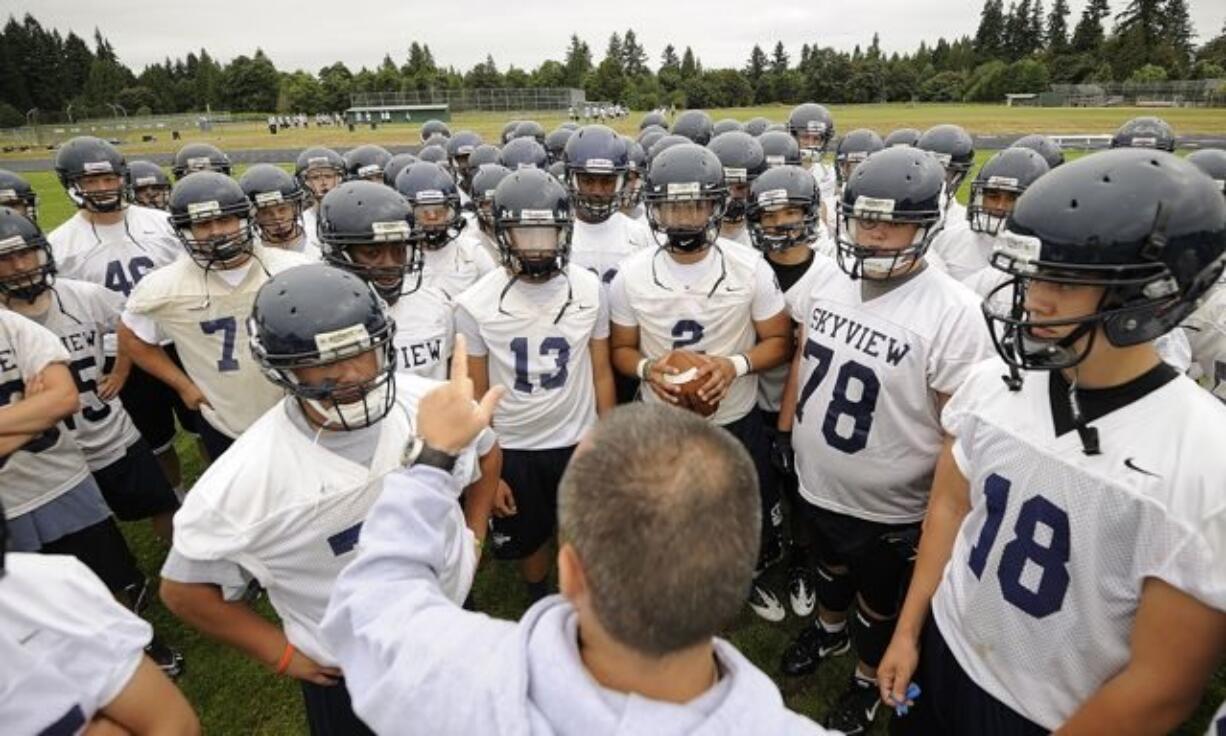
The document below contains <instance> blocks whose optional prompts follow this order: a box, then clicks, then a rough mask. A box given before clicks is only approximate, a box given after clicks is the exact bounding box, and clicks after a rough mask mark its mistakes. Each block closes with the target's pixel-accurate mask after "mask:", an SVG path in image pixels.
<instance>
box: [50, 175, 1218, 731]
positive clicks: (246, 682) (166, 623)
mask: <svg viewBox="0 0 1226 736" xmlns="http://www.w3.org/2000/svg"><path fill="white" fill-rule="evenodd" d="M990 155H991V154H990V153H989V152H981V153H979V154H978V155H977V157H976V158H977V161H978V163H982V162H983V161H984V160H986V159H987V158H988V157H989V156H990ZM1073 155H1074V156H1076V155H1077V154H1076V153H1074V154H1073ZM235 173H236V175H238V174H241V167H240V170H239V171H236V172H235ZM27 176H28V178H29V181H30V183H31V184H32V185H33V186H34V188H35V190H36V191H37V192H38V193H39V195H40V197H41V204H40V219H41V224H42V226H43V227H44V228H45V229H46V230H50V229H51V228H53V227H55V226H56V225H58V224H59V223H61V222H63V221H64V220H66V219H67V218H68V217H70V216H71V215H72V213H73V207H72V203H71V202H70V201H69V200H68V198H67V197H66V196H65V195H64V193H63V191H62V190H61V189H60V187H59V184H58V182H57V181H56V180H55V176H54V175H53V174H52V173H51V172H36V173H33V174H29V175H27ZM966 189H967V187H963V191H962V198H963V199H965V192H966ZM176 447H177V448H178V450H179V455H180V457H182V458H183V459H184V477H185V479H186V480H187V481H188V482H189V483H190V482H191V481H194V480H195V478H196V477H197V476H198V475H199V473H200V471H201V469H202V465H201V461H200V456H199V454H198V453H197V451H196V447H195V443H194V442H193V441H192V440H191V439H190V438H189V437H188V436H186V435H183V434H182V433H181V434H180V435H179V437H178V438H177V440H176ZM124 533H125V535H126V536H127V538H128V540H129V543H130V544H131V546H132V548H133V551H134V552H135V553H136V556H137V558H138V559H139V560H140V564H141V567H142V568H143V569H144V570H145V571H146V573H148V574H150V575H156V573H157V571H158V570H159V569H160V568H161V564H162V561H163V559H164V558H165V555H166V549H165V547H164V546H163V545H162V544H161V543H160V542H158V541H157V540H156V539H155V538H154V537H153V535H152V533H151V532H150V530H149V527H148V526H147V525H145V524H125V525H124ZM772 574H773V575H776V576H782V575H783V572H782V571H777V572H773V573H772ZM775 582H776V583H780V584H779V585H778V586H777V587H778V589H779V590H783V586H782V584H781V583H782V581H781V580H776V581H775ZM473 591H474V595H475V597H476V600H477V601H478V605H479V606H480V607H481V608H482V609H483V610H485V611H486V612H488V613H490V614H492V615H496V616H501V617H504V618H517V617H518V616H519V614H520V613H522V612H523V610H524V608H525V607H526V603H527V600H526V597H525V595H524V592H523V589H522V586H521V585H520V584H519V583H518V581H517V576H516V573H515V571H514V569H513V568H512V567H511V566H509V565H506V564H499V563H494V562H491V561H490V560H486V561H485V564H483V566H482V568H481V570H480V571H479V572H478V574H477V579H476V581H475V583H474V588H473ZM261 611H262V613H264V614H265V615H267V616H268V617H269V618H275V616H274V614H273V613H272V611H271V609H269V608H268V607H267V604H264V605H263V606H262V608H261ZM151 619H152V621H153V623H154V625H155V626H156V627H157V628H158V631H159V632H161V633H162V635H163V636H164V637H165V639H166V640H167V641H169V642H171V643H172V644H174V645H175V646H178V647H181V648H182V650H183V652H184V655H185V656H186V658H187V673H186V675H185V676H184V677H183V678H182V679H181V680H180V682H179V686H180V687H181V688H182V689H183V692H184V693H185V694H186V695H187V698H188V700H189V701H191V703H192V705H193V706H194V707H195V708H196V711H197V713H199V715H200V719H201V722H202V724H203V726H204V730H205V732H206V733H217V734H270V735H271V734H290V733H306V722H305V719H304V716H303V710H302V703H301V696H300V695H299V690H298V687H297V685H296V684H295V683H293V682H291V681H289V680H286V679H283V678H278V677H275V676H273V675H272V674H270V673H269V672H268V671H267V670H265V669H264V668H263V667H260V666H259V665H256V664H255V663H253V662H252V661H251V660H249V659H247V658H246V657H244V656H243V655H240V654H238V653H237V652H235V651H234V650H231V649H228V648H226V647H223V646H221V645H219V644H217V643H215V642H212V641H210V640H207V639H204V638H202V637H201V636H200V635H199V634H198V633H196V632H195V631H194V630H192V629H190V628H188V627H186V626H184V625H183V624H181V623H180V622H179V621H178V620H177V619H175V618H174V617H173V616H172V615H171V614H170V613H168V612H167V611H165V610H164V609H163V608H162V607H161V606H160V605H155V606H153V607H152V610H151ZM804 623H806V622H801V621H798V620H796V619H795V618H794V617H791V616H789V618H788V620H787V621H786V622H785V624H783V625H777V626H776V625H769V624H766V623H764V622H762V621H761V620H759V619H757V618H756V617H755V616H754V615H753V614H752V613H751V612H749V610H748V609H746V611H745V612H744V613H743V614H742V615H741V617H740V619H739V620H738V621H737V622H736V623H735V624H734V625H733V626H732V627H731V629H730V630H729V631H728V632H726V635H727V636H728V637H729V638H730V639H731V640H732V642H733V643H735V644H736V646H737V647H738V648H740V650H741V651H742V652H744V653H745V654H746V656H748V657H749V658H750V659H751V660H753V661H754V662H755V663H756V664H757V665H758V666H759V667H761V668H762V669H763V670H765V671H766V672H767V673H768V674H770V675H771V676H772V677H774V678H775V680H776V682H778V683H779V686H780V689H781V690H782V691H783V693H784V697H785V699H786V701H787V704H788V706H789V707H791V708H792V709H794V710H796V711H799V712H801V713H804V714H805V715H808V716H810V717H812V718H814V719H815V720H820V718H821V717H822V716H823V715H824V713H825V712H826V710H827V709H828V708H829V707H830V705H831V704H832V703H833V702H834V699H835V698H836V697H837V696H838V694H839V693H840V692H841V690H842V687H843V685H844V683H845V682H846V678H847V677H848V676H849V674H850V672H851V667H852V664H853V662H852V658H851V657H843V658H841V659H839V660H837V661H836V662H834V663H832V664H831V665H830V666H828V667H826V668H823V669H822V670H821V671H820V672H819V674H818V675H816V676H813V677H805V678H800V679H797V680H792V679H784V678H782V677H781V676H780V674H779V669H778V668H779V657H780V655H781V653H782V652H783V649H784V647H785V646H786V645H787V643H788V642H789V641H790V640H791V639H792V637H793V636H794V634H795V633H796V631H797V630H798V629H799V628H800V627H801V626H802V625H804ZM1223 699H1226V669H1222V670H1219V671H1218V673H1217V674H1216V675H1215V676H1214V677H1213V680H1212V681H1211V683H1210V685H1209V689H1208V692H1207V693H1206V696H1205V698H1204V699H1203V701H1202V702H1201V705H1200V707H1199V708H1198V709H1197V711H1196V713H1195V715H1194V716H1193V718H1192V719H1190V720H1189V722H1188V723H1187V724H1185V725H1184V726H1183V727H1182V728H1181V729H1179V731H1178V733H1180V734H1186V735H1188V736H1199V735H1200V734H1202V733H1204V731H1205V728H1206V725H1207V724H1208V721H1209V718H1210V716H1212V714H1213V712H1214V710H1215V709H1216V707H1217V705H1218V704H1219V703H1221V702H1222V701H1223ZM885 712H886V709H882V711H881V714H879V717H878V723H877V724H876V728H875V729H874V731H873V733H877V734H880V733H885V727H884V723H885V721H886V717H885V716H884V715H882V714H884V713H885Z"/></svg>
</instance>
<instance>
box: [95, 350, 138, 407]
mask: <svg viewBox="0 0 1226 736" xmlns="http://www.w3.org/2000/svg"><path fill="white" fill-rule="evenodd" d="M131 374H132V356H130V355H128V353H127V352H126V351H124V350H120V351H119V353H118V354H117V355H116V356H115V365H113V366H112V367H111V372H110V373H107V374H106V375H104V376H102V379H101V380H100V381H98V398H100V399H102V400H103V401H110V400H111V399H113V398H115V397H116V396H118V395H119V392H120V391H122V390H123V387H124V384H126V383H127V382H128V376H130V375H131Z"/></svg>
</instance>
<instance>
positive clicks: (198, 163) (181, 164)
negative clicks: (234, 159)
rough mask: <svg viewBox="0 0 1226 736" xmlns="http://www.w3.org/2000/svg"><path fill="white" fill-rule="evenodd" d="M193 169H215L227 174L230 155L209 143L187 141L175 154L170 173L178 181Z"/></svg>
mask: <svg viewBox="0 0 1226 736" xmlns="http://www.w3.org/2000/svg"><path fill="white" fill-rule="evenodd" d="M194 171H216V172H217V173H219V174H225V175H226V176H229V175H230V173H231V171H230V157H229V156H227V155H226V153H225V152H224V151H222V150H221V149H220V148H218V147H217V146H214V145H213V144H211V143H188V144H187V145H186V146H183V147H182V148H180V149H179V151H178V153H176V154H175V160H174V163H173V164H172V165H171V167H170V173H172V174H174V177H175V181H178V180H180V179H182V178H183V177H185V176H187V175H188V174H190V173H192V172H194Z"/></svg>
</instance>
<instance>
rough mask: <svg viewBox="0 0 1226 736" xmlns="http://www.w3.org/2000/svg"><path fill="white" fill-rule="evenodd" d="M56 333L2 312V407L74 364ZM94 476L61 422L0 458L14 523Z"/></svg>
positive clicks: (0, 483) (0, 492) (0, 488)
mask: <svg viewBox="0 0 1226 736" xmlns="http://www.w3.org/2000/svg"><path fill="white" fill-rule="evenodd" d="M69 362H70V361H69V357H68V351H67V350H65V349H64V346H63V345H61V344H60V340H59V338H58V337H56V335H55V333H54V332H51V331H50V330H48V329H47V328H45V327H43V326H42V325H38V324H35V323H34V322H32V321H30V320H28V319H26V318H25V317H22V316H21V315H19V314H16V313H15V312H10V311H8V310H5V309H0V406H6V405H8V404H13V403H16V402H17V401H20V400H21V398H22V397H23V396H24V394H25V385H26V381H28V380H30V379H31V378H33V377H34V376H36V375H38V374H39V373H41V372H42V371H43V369H44V368H46V367H47V366H48V365H50V364H52V363H63V364H64V365H68V363H69ZM88 475H89V468H88V467H86V465H85V456H84V455H82V454H81V448H80V447H78V446H77V442H76V440H75V439H74V438H73V436H72V433H71V432H69V431H68V429H67V428H66V427H65V426H64V423H63V422H58V423H56V425H55V426H54V427H51V428H50V429H48V430H46V431H45V432H43V433H42V434H41V435H39V436H38V437H35V438H34V439H32V440H30V441H29V442H27V443H26V444H25V445H23V446H22V447H21V449H20V450H17V451H16V452H14V453H13V454H11V455H8V456H5V457H0V500H2V501H3V502H4V516H5V518H7V519H13V518H16V517H18V516H21V515H22V514H25V513H27V512H29V511H33V510H34V509H36V508H38V507H39V506H42V505H43V504H45V503H47V502H48V501H52V500H54V499H55V498H57V497H58V496H60V494H62V493H65V492H67V491H69V490H71V489H72V488H73V487H74V486H76V485H77V484H78V483H80V482H81V481H83V480H85V477H86V476H88Z"/></svg>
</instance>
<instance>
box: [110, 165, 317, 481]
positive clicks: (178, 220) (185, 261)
mask: <svg viewBox="0 0 1226 736" xmlns="http://www.w3.org/2000/svg"><path fill="white" fill-rule="evenodd" d="M251 210H252V208H251V202H250V201H249V200H248V199H247V195H245V194H244V193H243V189H242V187H240V186H239V185H238V182H236V181H234V180H233V179H231V178H230V177H228V176H225V175H224V174H219V173H216V172H213V171H198V172H196V173H195V174H189V175H188V176H186V177H184V178H183V179H181V180H179V181H178V182H177V183H176V184H175V188H174V190H172V191H171V193H170V219H171V222H172V223H173V224H174V227H175V229H176V231H177V233H178V236H179V239H180V240H181V241H182V243H183V246H184V247H185V248H186V249H187V252H188V254H189V255H190V257H189V258H180V259H179V260H177V261H175V262H174V263H172V264H170V265H169V266H166V267H164V268H160V269H158V270H156V271H154V272H153V273H151V274H149V275H148V276H146V277H145V278H144V280H142V281H141V282H140V283H139V284H137V286H136V288H135V289H134V290H133V291H132V295H131V296H130V297H128V302H127V306H126V308H125V310H124V313H123V323H122V324H121V325H120V326H119V341H120V344H121V346H122V348H121V349H122V351H123V352H125V353H127V354H129V355H131V356H132V361H133V362H134V363H136V364H137V365H139V366H140V367H141V368H143V369H144V370H146V371H148V372H149V373H150V374H152V375H154V376H156V377H157V378H158V379H159V380H161V381H162V382H163V383H165V384H166V385H167V386H170V387H171V388H173V389H174V391H175V393H177V394H178V395H179V397H180V399H181V400H182V401H183V403H184V404H186V405H187V406H188V408H191V409H199V410H200V411H201V421H200V423H199V429H200V435H201V440H203V442H204V446H205V449H206V451H207V453H208V456H209V457H210V458H211V459H213V460H216V459H217V458H218V457H219V456H220V455H221V453H223V452H225V450H226V448H227V447H229V446H230V444H231V443H232V442H233V441H234V439H235V438H237V437H238V436H239V434H241V433H242V432H243V430H245V429H247V427H248V426H250V425H251V423H252V422H254V421H255V420H256V419H257V418H259V416H260V415H261V414H263V413H264V411H265V410H267V409H268V408H269V407H270V406H272V405H273V404H275V403H276V402H277V401H278V400H279V399H280V398H281V391H280V390H279V389H278V388H277V387H276V386H270V385H269V384H268V382H267V381H265V380H264V379H263V377H262V376H261V375H260V371H259V368H258V367H257V366H256V365H255V364H254V363H253V362H252V361H251V360H249V359H248V356H247V355H245V354H244V353H243V352H242V351H241V350H240V348H241V346H242V344H241V343H240V341H239V340H240V335H239V333H240V331H241V330H244V329H246V319H247V315H248V314H249V312H250V311H251V302H252V300H253V299H254V298H255V293H256V291H257V290H258V289H259V288H260V286H261V285H262V284H263V283H264V282H265V281H267V280H268V277H269V276H271V275H272V274H275V273H277V272H278V271H281V270H284V269H286V268H289V267H290V266H294V265H297V264H299V263H305V262H306V259H305V258H303V257H302V256H300V255H298V254H297V253H294V252H292V251H288V250H280V249H274V248H266V247H264V246H263V245H261V244H260V243H257V242H255V239H254V238H253V233H252V223H251V219H252V213H251ZM163 335H165V336H166V337H169V338H170V339H171V340H173V341H174V343H175V345H176V346H177V347H178V349H179V350H180V351H181V353H182V356H183V367H182V368H180V367H179V366H178V365H176V364H175V363H174V362H173V361H172V360H171V359H170V357H169V356H168V355H167V354H166V352H165V351H164V350H163V349H162V348H161V346H160V345H159V344H158V342H159V338H160V337H161V336H163Z"/></svg>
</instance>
